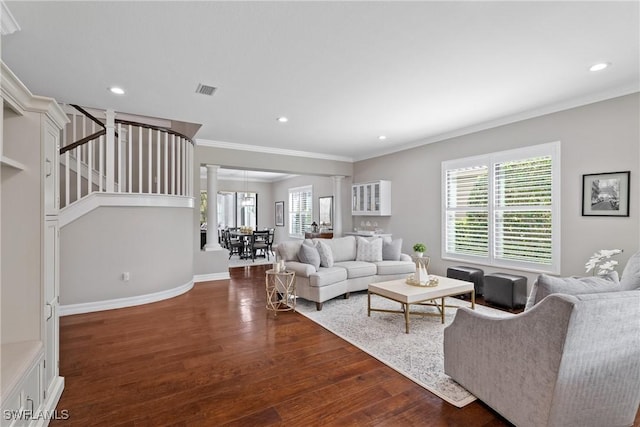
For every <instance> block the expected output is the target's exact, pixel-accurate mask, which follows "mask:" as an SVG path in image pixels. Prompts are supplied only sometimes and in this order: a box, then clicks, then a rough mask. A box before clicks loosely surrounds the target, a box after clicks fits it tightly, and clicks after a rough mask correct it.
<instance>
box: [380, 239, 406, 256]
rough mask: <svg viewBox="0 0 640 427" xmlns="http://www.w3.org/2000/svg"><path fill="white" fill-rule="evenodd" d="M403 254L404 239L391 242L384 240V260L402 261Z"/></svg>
mask: <svg viewBox="0 0 640 427" xmlns="http://www.w3.org/2000/svg"><path fill="white" fill-rule="evenodd" d="M401 253H402V239H395V240H391V241H387V240H382V259H383V260H388V261H398V260H400V254H401Z"/></svg>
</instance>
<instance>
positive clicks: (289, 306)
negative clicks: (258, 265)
mask: <svg viewBox="0 0 640 427" xmlns="http://www.w3.org/2000/svg"><path fill="white" fill-rule="evenodd" d="M295 276H296V273H295V272H293V271H279V272H276V271H275V270H267V271H266V275H265V287H266V290H267V307H266V308H267V310H268V311H270V312H272V313H273V315H274V317H277V316H278V312H281V311H294V312H295V311H296V281H295Z"/></svg>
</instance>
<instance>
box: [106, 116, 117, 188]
mask: <svg viewBox="0 0 640 427" xmlns="http://www.w3.org/2000/svg"><path fill="white" fill-rule="evenodd" d="M106 115H107V124H106V130H107V150H106V151H107V152H106V155H107V156H106V162H107V164H106V179H107V193H113V192H115V176H116V168H115V152H116V124H115V119H116V113H115V111H113V110H107V112H106Z"/></svg>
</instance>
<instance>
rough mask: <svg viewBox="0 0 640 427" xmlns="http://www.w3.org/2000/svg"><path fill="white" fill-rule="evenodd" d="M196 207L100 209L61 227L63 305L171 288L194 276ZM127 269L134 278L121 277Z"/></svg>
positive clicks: (61, 288)
mask: <svg viewBox="0 0 640 427" xmlns="http://www.w3.org/2000/svg"><path fill="white" fill-rule="evenodd" d="M192 212H193V209H190V208H166V207H164V208H154V207H101V208H98V209H96V210H94V211H91V212H90V213H88V214H86V215H84V216H82V217H80V218H78V219H77V220H75V221H73V222H71V223H70V224H68V225H66V226H65V227H63V228H62V230H61V233H60V303H61V305H69V304H81V303H89V302H98V301H105V300H110V299H117V298H128V297H135V296H141V295H146V294H153V293H156V292H161V291H165V290H170V289H173V288H176V287H178V286H181V285H184V284H186V283H189V282H190V281H191V280H192V279H193V274H194V273H193V251H192V250H191V248H192V246H193V233H192V232H191V230H192V229H193V215H192ZM123 272H129V273H130V280H129V281H128V282H125V281H123V280H121V275H122V273H123Z"/></svg>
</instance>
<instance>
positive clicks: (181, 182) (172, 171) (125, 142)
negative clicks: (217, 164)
mask: <svg viewBox="0 0 640 427" xmlns="http://www.w3.org/2000/svg"><path fill="white" fill-rule="evenodd" d="M64 107H65V110H66V112H67V114H68V115H69V118H70V123H69V124H68V125H67V127H66V128H65V129H63V134H62V144H63V145H62V148H61V149H60V172H61V179H60V182H61V188H60V191H61V198H60V204H61V208H63V207H66V206H70V205H72V204H74V203H76V202H78V201H80V200H82V199H83V198H85V197H87V196H88V195H90V194H92V193H94V192H102V193H131V194H156V195H175V196H188V197H193V185H192V182H191V181H192V170H193V169H192V168H193V165H192V161H193V155H194V153H193V150H194V148H193V142H192V141H191V139H189V138H187V137H186V136H184V135H181V134H179V133H177V132H174V131H172V130H170V129H165V128H160V127H157V126H152V125H148V124H144V123H138V122H132V121H125V120H118V119H117V116H116V114H115V113H114V112H113V111H109V110H108V111H106V112H104V113H103V114H101V115H100V116H101V117H100V118H97V117H95V116H94V115H92V114H90V113H88V112H87V111H86V110H84V109H82V108H81V107H77V106H72V107H73V108H70V107H68V106H64ZM96 115H97V114H96ZM102 115H103V116H104V117H102Z"/></svg>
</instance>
